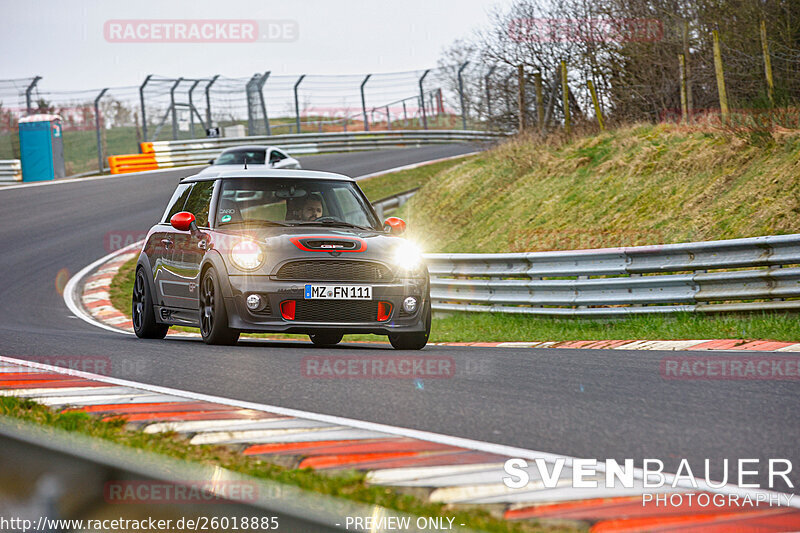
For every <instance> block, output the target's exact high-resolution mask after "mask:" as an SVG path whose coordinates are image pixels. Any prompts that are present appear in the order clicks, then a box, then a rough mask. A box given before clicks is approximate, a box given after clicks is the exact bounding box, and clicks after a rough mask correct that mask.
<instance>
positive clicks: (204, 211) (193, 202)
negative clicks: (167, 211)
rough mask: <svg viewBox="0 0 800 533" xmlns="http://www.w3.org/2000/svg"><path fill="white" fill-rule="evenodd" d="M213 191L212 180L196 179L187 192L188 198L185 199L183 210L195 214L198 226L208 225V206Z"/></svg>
mask: <svg viewBox="0 0 800 533" xmlns="http://www.w3.org/2000/svg"><path fill="white" fill-rule="evenodd" d="M213 192H214V182H213V181H198V182H197V183H195V184H194V187H192V192H191V193H190V194H189V198H188V200H186V207H185V208H184V210H185V211H189V212H190V213H192V214H193V215H194V216H195V219H196V220H197V226H198V227H201V228H202V227H208V208H209V204H210V203H211V194H212V193H213Z"/></svg>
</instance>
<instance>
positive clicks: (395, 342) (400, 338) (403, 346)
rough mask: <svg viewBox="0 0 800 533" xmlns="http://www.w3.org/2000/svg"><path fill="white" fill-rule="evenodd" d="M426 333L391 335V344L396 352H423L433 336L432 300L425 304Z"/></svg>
mask: <svg viewBox="0 0 800 533" xmlns="http://www.w3.org/2000/svg"><path fill="white" fill-rule="evenodd" d="M423 312H424V313H425V331H424V332H420V333H397V334H395V335H389V342H391V343H392V347H394V349H396V350H421V349H423V348H424V347H425V345H426V344H428V337H430V335H431V300H430V298H428V301H427V302H426V303H425V309H424V310H423Z"/></svg>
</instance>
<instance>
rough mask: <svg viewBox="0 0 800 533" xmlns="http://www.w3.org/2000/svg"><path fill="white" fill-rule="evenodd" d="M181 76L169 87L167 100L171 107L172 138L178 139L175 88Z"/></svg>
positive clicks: (179, 82)
mask: <svg viewBox="0 0 800 533" xmlns="http://www.w3.org/2000/svg"><path fill="white" fill-rule="evenodd" d="M182 81H183V78H178V79H177V80H176V81H175V83H174V84H173V85H172V87H170V89H169V102H170V107H171V109H172V140H173V141H177V140H178V109H177V108H176V107H175V89H177V88H178V85H180V84H181V82H182Z"/></svg>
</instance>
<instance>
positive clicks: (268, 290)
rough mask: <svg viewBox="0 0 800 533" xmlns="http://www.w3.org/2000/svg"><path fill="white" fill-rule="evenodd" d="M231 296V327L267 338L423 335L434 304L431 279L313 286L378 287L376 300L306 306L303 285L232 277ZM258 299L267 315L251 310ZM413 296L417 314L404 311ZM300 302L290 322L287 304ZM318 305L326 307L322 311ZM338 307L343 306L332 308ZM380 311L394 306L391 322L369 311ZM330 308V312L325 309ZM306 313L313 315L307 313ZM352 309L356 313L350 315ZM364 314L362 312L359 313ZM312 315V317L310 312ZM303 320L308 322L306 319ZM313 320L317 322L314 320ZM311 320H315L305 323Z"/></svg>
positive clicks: (228, 302) (227, 301)
mask: <svg viewBox="0 0 800 533" xmlns="http://www.w3.org/2000/svg"><path fill="white" fill-rule="evenodd" d="M228 280H229V282H230V292H228V291H225V292H226V294H225V308H226V310H227V312H228V325H229V326H230V327H231V328H233V329H237V330H240V331H243V332H265V333H302V334H309V333H318V332H323V331H331V330H335V331H338V332H342V333H375V334H378V335H388V334H394V333H417V332H422V331H425V328H426V324H425V316H424V312H423V310H424V308H425V304H426V303H427V299H428V291H429V281H428V278H427V277H425V278H403V279H399V280H395V281H393V282H391V283H357V282H330V281H328V282H310V283H314V284H324V285H369V286H371V287H372V300H368V301H364V300H305V299H304V293H305V283H303V282H299V281H276V280H274V279H271V278H270V276H258V275H249V276H235V275H231V276H229V277H228ZM251 294H258V295H259V296H261V298H262V300H263V301H265V302H267V306H266V308H265V309H263V310H260V311H257V312H254V311H251V310H250V309H248V307H247V305H246V298H247V296H249V295H251ZM408 296H414V297H416V298H417V302H418V305H417V308H416V310H415V311H414V312H413V313H406V312H404V311H403V300H404V299H405V298H406V297H408ZM287 300H294V301H296V302H297V306H298V315H297V319H295V320H287V319H286V318H284V317H283V316H282V314H281V302H284V301H287ZM316 302H326V303H325V304H319V306H318V307H317V308H316V309H314V306H315V305H317V303H316ZM331 302H338V304H331ZM369 302H371V304H372V305H373V306H374V307H375V308H377V306H378V302H388V303H390V304H391V313H390V314H389V317H388V319H387V320H383V321H379V320H378V316H377V312H376V313H374V314H372V313H370V312H369V311H368V310H367V309H368V308H369V305H368V303H369ZM323 305H324V308H323V307H322V306H323ZM301 307H303V308H304V309H305V310H306V311H307V312H305V313H301V312H300V308H301ZM349 307H352V311H353V312H350V310H349ZM356 308H358V312H355V310H356ZM309 310H311V311H309ZM301 315H302V316H301ZM312 315H313V317H312ZM303 316H305V317H306V318H308V317H311V318H312V319H311V320H308V319H306V320H303Z"/></svg>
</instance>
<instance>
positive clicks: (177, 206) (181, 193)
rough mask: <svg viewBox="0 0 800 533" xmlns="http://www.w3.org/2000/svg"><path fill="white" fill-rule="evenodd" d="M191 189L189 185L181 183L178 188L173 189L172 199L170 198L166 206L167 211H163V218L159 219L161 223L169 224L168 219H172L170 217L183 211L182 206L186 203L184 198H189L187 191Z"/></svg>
mask: <svg viewBox="0 0 800 533" xmlns="http://www.w3.org/2000/svg"><path fill="white" fill-rule="evenodd" d="M191 189H192V184H191V183H182V184H180V185H178V188H177V189H175V192H174V193H173V194H172V198H170V200H169V203H168V204H167V210H166V211H164V218H163V219H161V221H162V222H166V223H167V224H169V219H171V218H172V215H174V214H175V213H180V212H181V211H183V205H184V204H185V203H186V198H187V197H188V196H189V191H190V190H191Z"/></svg>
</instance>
